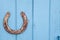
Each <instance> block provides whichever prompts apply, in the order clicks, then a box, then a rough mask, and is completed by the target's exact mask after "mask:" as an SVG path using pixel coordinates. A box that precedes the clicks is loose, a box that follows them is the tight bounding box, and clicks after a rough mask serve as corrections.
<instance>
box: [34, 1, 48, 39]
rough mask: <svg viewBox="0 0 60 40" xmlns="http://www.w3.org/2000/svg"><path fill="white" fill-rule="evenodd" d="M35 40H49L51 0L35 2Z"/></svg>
mask: <svg viewBox="0 0 60 40" xmlns="http://www.w3.org/2000/svg"><path fill="white" fill-rule="evenodd" d="M33 35H34V40H49V0H34V34H33Z"/></svg>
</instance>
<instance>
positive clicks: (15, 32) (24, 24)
mask: <svg viewBox="0 0 60 40" xmlns="http://www.w3.org/2000/svg"><path fill="white" fill-rule="evenodd" d="M9 16H10V13H9V12H7V14H6V15H5V17H4V20H3V21H4V22H3V25H4V29H5V30H6V31H7V32H8V33H11V34H21V33H22V32H24V31H25V30H26V28H27V24H28V20H27V16H26V14H25V13H24V12H21V16H22V19H23V25H22V27H21V28H20V29H19V30H12V29H11V28H10V27H9V25H8V18H9Z"/></svg>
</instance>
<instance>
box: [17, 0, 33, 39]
mask: <svg viewBox="0 0 60 40" xmlns="http://www.w3.org/2000/svg"><path fill="white" fill-rule="evenodd" d="M22 11H23V12H25V14H26V15H27V17H28V26H27V29H26V30H25V32H23V33H22V34H18V35H17V40H32V0H17V29H19V28H21V26H22V23H23V20H22V17H21V15H20V13H21V12H22Z"/></svg>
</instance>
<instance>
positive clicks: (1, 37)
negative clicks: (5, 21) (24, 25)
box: [0, 0, 60, 40]
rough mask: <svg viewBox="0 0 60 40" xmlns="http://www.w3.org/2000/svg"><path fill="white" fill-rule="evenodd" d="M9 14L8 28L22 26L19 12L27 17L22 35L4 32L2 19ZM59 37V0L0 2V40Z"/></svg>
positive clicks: (37, 39)
mask: <svg viewBox="0 0 60 40" xmlns="http://www.w3.org/2000/svg"><path fill="white" fill-rule="evenodd" d="M8 11H9V12H10V18H9V21H8V24H9V26H10V27H11V28H12V29H14V30H16V29H19V28H21V26H22V22H23V21H22V18H21V15H20V13H21V11H24V12H25V13H26V15H27V17H28V27H27V29H26V31H25V32H24V33H22V34H18V35H13V34H9V33H8V32H6V31H5V30H4V27H3V18H4V16H5V15H6V12H8ZM58 36H60V0H0V40H58V39H57V37H58Z"/></svg>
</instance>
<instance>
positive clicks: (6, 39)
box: [0, 0, 16, 40]
mask: <svg viewBox="0 0 60 40" xmlns="http://www.w3.org/2000/svg"><path fill="white" fill-rule="evenodd" d="M7 11H9V12H10V15H11V16H10V18H9V20H8V24H9V26H10V28H12V29H15V0H0V40H16V39H15V35H12V34H9V33H8V32H6V31H5V29H4V27H3V18H4V16H5V15H6V12H7Z"/></svg>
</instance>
